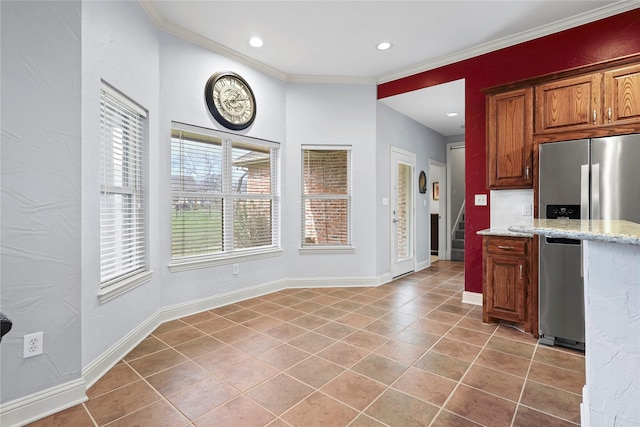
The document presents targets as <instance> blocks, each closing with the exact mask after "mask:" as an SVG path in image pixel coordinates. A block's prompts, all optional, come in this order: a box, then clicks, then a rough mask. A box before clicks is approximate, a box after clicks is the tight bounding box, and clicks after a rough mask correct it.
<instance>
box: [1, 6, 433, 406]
mask: <svg viewBox="0 0 640 427" xmlns="http://www.w3.org/2000/svg"><path fill="white" fill-rule="evenodd" d="M0 5H1V6H0V7H1V9H0V10H1V13H2V17H1V19H2V89H3V91H2V148H1V149H2V161H1V162H2V163H1V167H2V171H1V172H2V173H1V177H2V182H1V183H0V185H1V188H2V207H1V213H2V236H1V237H2V258H1V261H0V266H1V272H0V274H1V278H2V282H1V285H0V286H1V288H0V290H1V293H0V297H1V300H0V301H1V304H2V305H1V307H0V309H2V311H4V312H6V313H7V314H8V315H9V316H10V317H11V318H12V319H13V320H14V321H15V327H14V329H13V330H12V331H11V333H10V334H9V335H7V336H6V337H5V338H4V339H3V342H2V344H1V345H0V351H1V356H2V358H1V360H0V363H1V364H0V369H1V374H2V376H1V378H2V385H1V387H2V388H1V396H0V402H1V403H6V402H10V401H12V400H15V399H18V398H28V397H29V396H30V395H33V394H36V393H40V392H43V391H44V390H46V389H48V388H50V387H54V386H56V385H65V384H68V383H70V382H76V383H77V382H79V383H80V385H79V386H78V385H77V384H76V386H77V388H79V389H82V387H83V381H84V378H83V375H84V376H85V377H86V376H87V375H88V374H87V372H88V371H90V372H92V373H94V374H95V373H96V371H98V370H99V369H102V368H104V367H108V366H107V365H108V363H111V361H110V359H109V358H110V357H113V355H114V354H119V353H118V351H122V349H119V348H118V345H121V344H120V343H122V342H123V340H125V339H133V338H131V337H132V336H133V337H135V336H136V334H137V333H139V332H138V331H140V330H141V328H142V327H143V326H144V325H145V322H148V321H149V319H151V318H154V316H156V315H157V313H158V312H159V311H161V310H166V309H167V308H172V307H180V306H183V305H185V304H189V303H192V302H194V301H201V300H203V299H207V298H211V297H212V296H219V295H226V294H228V293H232V292H237V291H239V290H249V291H250V290H251V289H253V287H255V286H259V285H262V284H264V283H272V282H273V283H278V282H287V281H288V282H287V283H292V282H296V281H298V283H304V281H305V280H306V281H311V282H313V281H315V283H326V279H328V278H330V279H332V281H333V283H335V282H336V281H339V280H345V282H346V283H349V281H351V283H358V284H362V283H366V284H373V283H377V281H380V280H384V279H385V278H386V277H388V269H389V249H388V246H389V227H390V222H389V212H388V207H387V206H382V205H381V203H380V200H381V198H382V197H389V153H390V147H391V145H394V146H398V147H401V148H404V149H406V150H409V151H413V152H415V153H416V154H417V155H418V164H417V170H418V171H419V170H425V171H426V170H427V165H428V159H429V158H432V159H436V160H440V161H444V145H443V142H442V137H441V136H440V135H439V134H437V133H435V132H433V131H431V130H429V129H427V128H425V127H424V126H421V125H419V124H418V123H416V122H414V121H413V120H411V119H408V118H406V117H404V116H402V115H400V114H398V113H396V112H395V111H393V110H391V109H389V108H388V107H386V106H383V105H381V104H380V103H378V102H377V101H376V86H375V85H333V84H310V83H286V82H283V81H281V80H278V79H275V78H273V77H270V76H267V75H265V74H263V73H261V72H259V71H257V70H254V69H251V68H249V67H247V66H245V65H242V64H239V63H237V62H234V61H233V60H231V59H228V58H225V57H222V56H220V55H218V54H215V53H212V52H210V51H208V50H206V49H203V48H200V47H198V46H196V45H194V44H192V43H189V42H187V41H185V40H182V39H178V38H177V37H174V36H172V35H170V34H167V33H165V32H163V31H160V30H159V29H158V28H157V27H156V26H155V24H154V23H153V22H152V21H151V20H150V18H149V17H148V16H147V15H146V13H145V12H144V11H143V9H142V7H141V5H140V3H138V2H125V1H122V2H120V1H118V2H106V1H105V2H82V3H80V2H67V1H64V2H62V1H61V2H39V3H36V2H1V3H0ZM225 69H231V70H234V71H236V72H238V73H240V74H241V75H243V77H245V79H246V80H247V81H249V82H250V84H251V86H252V88H253V89H254V91H255V93H256V97H257V99H258V115H257V118H256V121H255V122H254V124H253V125H252V126H251V127H250V128H249V129H247V130H246V131H243V132H240V133H242V134H245V135H249V136H252V137H257V138H263V139H267V140H272V141H276V142H280V143H282V146H281V147H282V148H281V150H282V151H281V181H282V193H281V195H282V202H281V203H282V218H283V219H282V223H281V225H282V233H281V234H282V248H283V251H282V254H281V255H279V256H276V257H273V258H266V259H259V260H252V261H246V262H241V263H240V274H239V275H237V276H234V275H232V274H231V266H230V265H228V264H227V265H220V266H216V267H207V268H199V269H194V270H188V271H180V272H171V271H170V270H169V264H170V263H171V259H170V258H171V255H170V221H171V213H170V212H171V203H170V194H169V188H170V186H169V184H170V144H169V129H170V126H171V121H181V122H185V123H189V124H193V125H197V126H203V127H208V128H215V129H221V128H220V127H219V125H218V124H217V123H216V122H215V120H213V118H212V117H211V116H210V115H209V113H208V112H207V110H206V105H205V102H204V99H203V98H204V97H203V90H204V85H205V83H206V81H207V79H208V78H209V76H210V75H211V74H213V73H214V72H216V71H219V70H225ZM101 79H104V80H105V81H107V82H108V83H109V84H111V85H112V86H114V87H115V88H116V89H118V90H120V91H122V92H123V93H125V94H126V95H127V96H129V97H131V98H132V99H133V100H134V101H136V102H137V103H138V104H140V105H142V106H143V107H144V108H146V109H147V110H148V112H149V118H148V127H149V129H148V130H149V146H148V165H149V167H148V170H147V172H146V174H147V176H146V177H147V196H148V197H147V203H148V213H149V215H148V229H149V234H148V235H149V263H150V269H151V270H152V271H153V276H152V279H151V281H150V282H148V283H145V284H143V285H141V286H139V287H137V288H135V289H133V290H131V291H129V292H127V293H125V294H123V295H121V296H119V297H117V298H115V299H113V300H111V301H109V302H107V303H104V304H100V302H99V300H98V297H97V292H98V288H99V221H98V220H99V203H98V202H99V176H98V174H99V148H98V146H99V144H98V141H99V87H100V80H101ZM345 117H348V120H345ZM302 144H348V145H351V146H352V147H353V151H352V154H353V245H354V247H355V251H354V252H353V253H351V254H322V255H318V254H312V255H307V254H301V253H300V251H299V248H300V227H301V226H300V221H301V211H300V187H301V179H300V146H301V145H302ZM427 173H428V172H427ZM416 179H417V177H416ZM417 201H418V206H419V215H418V217H419V218H418V224H417V227H418V229H417V232H418V236H419V239H418V262H423V261H425V260H428V253H429V237H428V225H429V223H428V214H429V212H428V207H424V206H423V204H422V199H421V198H418V199H417ZM381 260H382V261H381ZM327 265H330V266H331V268H327ZM37 331H43V332H44V350H45V354H44V355H42V356H37V357H33V358H29V359H23V358H22V336H23V335H25V334H29V333H32V332H37ZM127 342H128V341H127ZM96 366H97V368H96ZM87 380H88V381H89V380H91V378H88V379H87ZM64 403H65V402H62V403H60V404H64ZM67 403H68V402H67Z"/></svg>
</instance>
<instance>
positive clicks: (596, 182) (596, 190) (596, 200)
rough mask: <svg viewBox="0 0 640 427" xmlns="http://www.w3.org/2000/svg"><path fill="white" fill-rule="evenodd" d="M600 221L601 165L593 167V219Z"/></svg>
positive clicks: (595, 164) (597, 164)
mask: <svg viewBox="0 0 640 427" xmlns="http://www.w3.org/2000/svg"><path fill="white" fill-rule="evenodd" d="M589 219H600V164H599V163H594V164H592V165H591V217H590V218H589Z"/></svg>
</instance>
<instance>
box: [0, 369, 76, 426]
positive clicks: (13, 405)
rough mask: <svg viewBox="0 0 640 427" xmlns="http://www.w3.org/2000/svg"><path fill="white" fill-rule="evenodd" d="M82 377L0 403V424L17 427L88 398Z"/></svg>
mask: <svg viewBox="0 0 640 427" xmlns="http://www.w3.org/2000/svg"><path fill="white" fill-rule="evenodd" d="M86 389H87V387H86V385H85V381H84V379H82V378H78V379H75V380H72V381H69V382H66V383H64V384H60V385H57V386H54V387H51V388H48V389H46V390H42V391H39V392H36V393H33V394H30V395H28V396H25V397H22V398H19V399H16V400H12V401H10V402H6V403H3V404H0V426H3V427H19V426H23V425H25V424H29V423H31V422H33V421H37V420H39V419H40V418H44V417H46V416H49V415H52V414H55V413H56V412H60V411H62V410H64V409H67V408H70V407H72V406H75V405H78V404H80V403H82V402H86V401H87V400H88V398H87V395H86V393H85V391H86Z"/></svg>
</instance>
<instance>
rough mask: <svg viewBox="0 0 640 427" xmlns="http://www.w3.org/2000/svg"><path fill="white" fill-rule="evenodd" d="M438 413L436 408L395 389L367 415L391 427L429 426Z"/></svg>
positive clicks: (380, 400)
mask: <svg viewBox="0 0 640 427" xmlns="http://www.w3.org/2000/svg"><path fill="white" fill-rule="evenodd" d="M437 413H438V408H437V407H436V406H434V405H431V404H429V403H426V402H423V401H422V400H419V399H416V398H415V397H411V396H409V395H407V394H404V393H402V392H399V391H396V390H393V389H389V390H387V391H386V392H384V394H383V395H382V396H380V397H379V398H378V399H377V400H376V401H375V402H373V404H372V405H371V406H369V408H367V409H366V410H365V414H367V415H369V416H370V417H372V418H374V419H376V420H379V421H381V422H383V423H385V424H387V425H390V426H423V425H429V422H430V421H431V420H432V419H433V418H435V416H436V415H437Z"/></svg>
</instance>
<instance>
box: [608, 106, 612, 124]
mask: <svg viewBox="0 0 640 427" xmlns="http://www.w3.org/2000/svg"><path fill="white" fill-rule="evenodd" d="M608 116H609V122H611V107H609V113H608Z"/></svg>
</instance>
